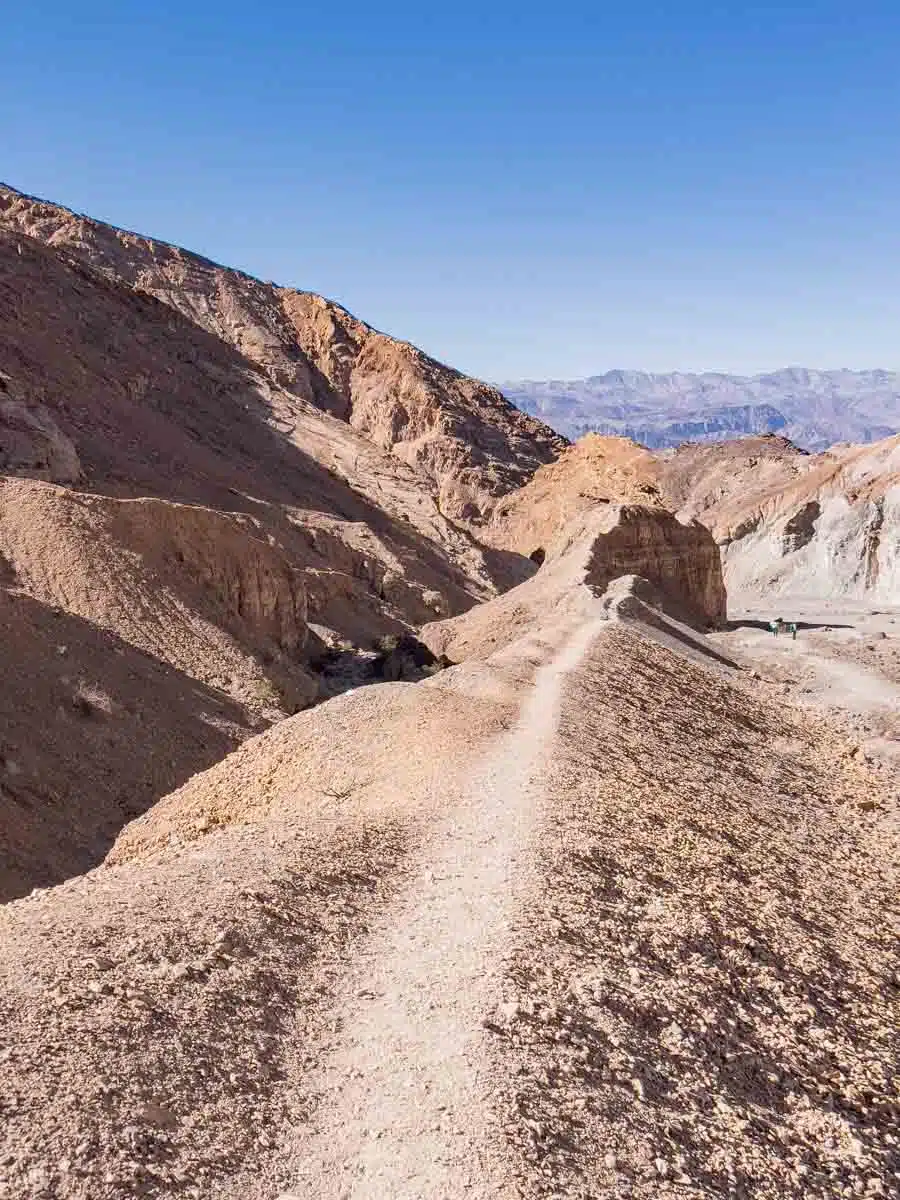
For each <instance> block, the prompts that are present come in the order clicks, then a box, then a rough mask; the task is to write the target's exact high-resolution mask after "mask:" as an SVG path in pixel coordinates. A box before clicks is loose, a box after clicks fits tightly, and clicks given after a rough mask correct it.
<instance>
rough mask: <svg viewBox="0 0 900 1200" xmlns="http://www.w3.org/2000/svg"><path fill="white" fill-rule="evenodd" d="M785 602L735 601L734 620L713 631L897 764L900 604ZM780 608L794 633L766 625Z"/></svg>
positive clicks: (876, 754) (728, 647) (864, 747)
mask: <svg viewBox="0 0 900 1200" xmlns="http://www.w3.org/2000/svg"><path fill="white" fill-rule="evenodd" d="M786 604H787V607H785V603H784V602H783V603H782V605H781V607H780V608H778V609H777V610H776V609H774V608H771V609H763V608H758V607H754V608H746V609H738V610H737V611H736V613H735V620H734V621H733V622H732V628H731V629H730V630H729V632H727V633H719V634H716V635H714V637H713V641H714V642H715V643H716V644H718V645H719V646H720V647H721V648H722V649H723V650H725V651H726V652H727V653H729V654H732V655H736V656H737V657H738V658H740V659H741V660H743V661H744V662H747V663H751V664H753V665H755V666H756V667H757V668H758V669H759V670H760V672H761V674H762V675H763V677H764V679H767V680H768V681H770V683H773V684H775V685H776V686H777V687H778V688H779V689H781V690H782V691H783V692H784V693H785V694H787V695H790V696H792V697H793V698H794V699H795V700H797V701H798V702H799V703H801V704H803V705H805V706H809V707H813V708H819V709H824V710H825V711H826V712H828V713H829V714H830V716H832V717H833V718H837V719H839V720H840V721H841V723H842V724H843V725H844V726H845V727H846V728H847V729H848V731H850V733H851V735H852V736H853V737H855V738H857V739H858V741H859V748H860V752H861V753H863V754H866V755H870V756H871V757H872V758H873V760H874V761H875V762H882V763H884V764H886V765H888V766H894V768H896V766H897V765H900V609H898V608H882V609H878V610H875V609H864V608H859V607H852V606H841V605H836V604H828V603H822V602H820V603H819V604H812V603H805V604H804V603H803V602H799V603H798V602H793V604H792V602H791V601H787V602H786ZM778 616H782V617H784V618H785V619H787V620H795V621H796V622H797V624H798V627H799V628H798V632H797V637H796V639H794V638H792V637H790V636H789V635H785V634H782V635H781V636H779V637H773V636H772V634H771V633H770V632H769V631H768V629H767V628H766V626H767V625H768V622H769V621H770V620H772V619H773V618H775V617H778Z"/></svg>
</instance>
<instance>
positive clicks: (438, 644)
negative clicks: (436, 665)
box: [421, 504, 726, 662]
mask: <svg viewBox="0 0 900 1200" xmlns="http://www.w3.org/2000/svg"><path fill="white" fill-rule="evenodd" d="M523 525H524V528H525V529H526V536H528V535H529V534H530V532H531V528H530V526H529V524H528V523H527V522H525V520H524V518H523ZM543 532H544V533H548V532H552V538H551V539H549V546H548V547H547V550H546V557H545V558H544V560H543V564H542V565H541V566H540V568H539V569H538V570H537V572H536V574H534V575H533V576H532V578H531V579H528V580H526V581H525V582H524V583H522V584H520V585H519V586H518V587H515V588H512V589H511V590H510V591H508V592H505V593H504V594H503V595H502V596H499V597H497V598H496V599H494V600H491V601H489V602H486V603H484V604H480V605H478V606H477V607H475V608H473V609H471V610H469V612H467V613H464V614H462V615H461V616H458V617H454V618H451V619H449V620H445V621H436V622H432V623H430V624H428V625H426V626H424V627H423V629H422V632H421V637H422V640H423V641H424V642H425V643H426V645H428V646H429V647H430V649H431V650H432V651H433V652H434V653H435V654H443V655H446V656H447V657H448V658H449V659H451V660H452V661H453V662H461V661H463V660H464V659H468V658H472V657H475V658H484V657H486V656H487V655H488V654H490V653H492V652H493V651H495V650H497V649H498V648H500V647H502V646H506V645H509V644H510V643H511V642H512V641H514V640H515V639H516V638H518V637H521V636H523V634H525V633H526V632H527V631H528V630H529V629H532V628H533V627H534V626H535V625H536V624H539V623H540V622H541V621H542V620H544V619H546V617H547V614H549V613H551V612H553V613H557V614H558V615H559V616H562V615H563V614H576V613H582V614H584V615H585V616H586V615H587V614H588V613H589V612H590V611H591V608H592V607H593V604H594V602H595V599H596V597H597V596H600V595H602V594H603V593H604V592H605V590H606V588H607V587H608V585H609V583H610V582H611V581H612V580H613V579H616V578H618V577H619V576H622V575H637V576H640V577H642V578H644V579H647V580H648V581H650V582H651V583H652V584H653V585H654V586H655V588H656V589H657V590H658V593H659V595H660V597H661V598H663V600H664V603H665V604H666V606H667V607H668V608H669V609H670V610H671V611H672V612H673V614H675V615H677V616H678V617H679V618H680V619H686V620H687V621H689V622H691V623H693V624H697V625H699V626H701V627H706V626H708V625H717V624H719V623H720V622H721V621H723V620H724V618H725V602H726V598H725V587H724V584H723V582H722V569H721V562H720V559H719V551H718V547H717V546H716V544H715V542H714V540H713V538H712V535H711V534H710V532H709V530H708V529H707V528H706V527H705V526H704V525H701V524H700V523H699V522H696V521H695V522H691V523H690V524H685V523H682V522H681V521H679V520H678V519H677V518H676V517H675V516H674V514H673V513H671V512H669V511H668V510H667V509H665V508H663V507H662V505H661V504H660V505H658V506H657V507H654V508H642V507H639V506H637V505H619V504H598V505H596V506H595V507H594V508H591V507H587V506H586V507H584V508H583V510H582V512H581V513H580V515H578V516H575V517H573V518H572V519H571V520H570V522H569V523H568V524H567V525H565V526H563V528H562V529H556V530H553V529H552V527H551V526H550V525H547V526H545V527H544V528H543Z"/></svg>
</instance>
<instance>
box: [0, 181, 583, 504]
mask: <svg viewBox="0 0 900 1200" xmlns="http://www.w3.org/2000/svg"><path fill="white" fill-rule="evenodd" d="M0 225H2V226H4V227H5V228H7V229H11V230H18V231H20V232H22V233H25V234H27V235H28V236H29V237H31V238H34V239H36V240H38V241H41V242H43V243H45V244H46V245H49V246H52V247H54V248H56V249H61V250H65V251H67V252H68V253H69V254H71V255H72V256H74V257H76V258H77V259H78V260H79V261H81V262H83V263H86V264H87V265H88V266H90V267H91V268H92V269H94V270H96V271H99V272H101V273H102V274H104V275H105V276H106V277H108V278H111V279H114V280H116V281H117V282H120V283H122V284H125V285H127V286H128V287H129V288H133V289H134V290H135V291H136V292H138V293H142V294H147V295H152V296H155V297H156V298H157V299H159V300H161V301H162V302H163V303H164V304H166V305H168V306H169V307H171V308H173V309H175V310H176V311H177V312H179V313H181V314H182V315H183V316H184V317H186V318H187V319H188V320H189V321H190V322H191V323H192V324H194V325H196V326H198V327H199V328H200V329H203V330H205V331H206V332H208V333H210V334H212V335H213V336H214V337H216V338H217V339H219V340H221V341H222V342H224V343H226V344H228V345H230V346H233V347H234V348H235V349H236V350H237V351H238V352H239V353H240V354H241V356H242V357H243V358H244V359H246V360H247V361H248V362H250V363H252V364H254V366H256V367H257V368H258V369H259V370H261V371H262V372H263V373H264V375H265V377H266V379H267V380H268V381H270V383H271V384H272V385H273V390H272V391H271V392H269V393H268V395H266V396H265V397H264V401H265V403H267V404H268V405H269V407H270V409H271V415H272V417H273V418H274V419H275V420H277V421H278V422H280V424H281V426H282V427H283V432H284V435H285V436H286V437H288V438H291V436H292V433H293V432H294V431H293V430H292V428H291V427H292V425H293V424H294V421H295V414H296V401H297V400H300V401H305V402H306V403H307V404H311V405H314V406H315V407H317V408H319V409H321V410H323V411H324V412H327V413H330V414H331V415H332V416H334V417H336V418H338V419H339V420H341V421H345V422H347V423H349V425H350V426H351V427H352V428H353V429H355V430H358V431H359V432H360V434H362V435H363V437H365V438H366V439H368V440H369V441H371V442H373V443H374V444H375V445H377V446H379V447H381V448H383V449H384V450H386V451H388V452H390V453H392V454H393V455H394V456H395V457H396V458H398V459H400V460H401V461H403V462H406V463H408V464H410V465H411V466H414V467H416V468H418V469H419V471H420V473H421V476H422V477H424V478H425V479H426V480H427V481H428V483H429V490H430V491H431V493H432V494H433V495H434V496H435V497H436V499H437V501H438V504H439V506H440V510H441V512H442V513H444V514H445V515H446V516H447V517H450V518H451V519H454V520H469V521H475V522H479V521H480V520H482V519H484V518H485V516H486V515H488V514H489V512H490V510H491V508H492V506H493V503H494V501H495V499H496V498H497V497H498V496H501V495H504V494H505V493H506V492H508V491H510V490H511V489H512V488H514V487H516V486H518V485H519V484H521V483H524V482H525V480H526V479H527V478H528V477H529V475H530V474H531V473H532V472H533V471H534V470H535V469H536V468H537V467H539V466H540V465H541V464H542V463H546V462H549V461H550V460H551V459H552V458H553V457H554V455H555V454H556V453H557V452H558V451H559V450H560V449H561V448H562V446H563V445H564V444H565V439H563V438H561V437H560V436H559V435H557V434H555V433H553V432H552V430H550V429H549V428H548V427H547V426H546V425H543V424H542V423H541V422H540V421H536V420H535V419H534V418H532V417H528V416H526V415H525V414H524V413H522V412H520V411H519V410H518V409H516V408H514V407H513V405H511V404H510V403H509V402H508V401H507V400H505V399H504V398H503V396H502V395H501V394H500V393H499V392H498V391H497V390H496V389H495V388H491V387H488V386H487V385H486V384H483V383H480V382H478V381H477V380H474V379H469V378H467V377H465V376H463V375H461V374H460V373H459V372H458V371H454V370H453V369H452V368H450V367H447V366H444V365H443V364H442V363H438V362H436V361H435V360H434V359H432V358H429V357H428V356H427V355H425V354H423V353H422V352H421V351H420V350H418V349H416V347H414V346H412V345H410V344H409V343H407V342H401V341H397V340H396V339H394V338H391V337H387V336H386V335H384V334H381V333H379V332H377V331H376V330H374V329H372V328H371V327H370V326H368V325H366V324H365V323H364V322H363V321H360V320H358V319H357V318H355V317H353V316H351V314H350V313H348V312H347V311H346V310H345V309H343V308H342V307H341V306H340V305H338V304H335V303H334V302H332V301H329V300H326V299H324V298H323V297H321V296H316V295H314V294H312V293H309V292H299V291H295V290H293V289H291V288H283V287H278V286H276V285H275V284H273V283H263V282H262V281H260V280H258V279H253V278H252V277H251V276H248V275H245V274H243V273H241V272H239V271H234V270H230V269H228V268H226V267H221V266H218V265H217V264H215V263H212V262H209V261H208V260H207V259H203V258H201V257H199V256H198V255H194V254H191V253H190V252H189V251H186V250H182V249H181V248H179V247H177V246H170V245H167V244H166V243H164V242H159V241H155V240H153V239H150V238H146V237H141V236H139V235H138V234H133V233H128V232H125V231H123V230H119V229H115V228H113V227H112V226H110V225H104V224H103V223H101V222H98V221H93V220H91V219H90V218H89V217H85V216H81V215H79V214H77V213H73V212H70V211H69V210H68V209H65V208H61V207H60V206H58V205H55V204H48V203H46V202H45V201H41V200H37V199H35V198H33V197H31V196H25V195H23V194H22V193H20V192H16V191H15V190H13V189H12V188H9V187H4V186H0ZM296 441H297V442H298V444H300V445H301V446H302V447H303V448H304V449H307V447H306V445H305V443H304V438H303V436H302V431H301V432H300V433H299V436H298V437H297V438H296ZM354 482H355V481H354Z"/></svg>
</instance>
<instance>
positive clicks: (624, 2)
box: [0, 0, 900, 380]
mask: <svg viewBox="0 0 900 1200" xmlns="http://www.w3.org/2000/svg"><path fill="white" fill-rule="evenodd" d="M0 46H2V51H3V54H2V71H0V179H3V180H5V181H6V182H8V183H10V184H12V185H13V186H15V187H18V188H20V189H22V190H24V191H28V192H33V193H36V194H38V195H42V196H45V197H47V198H50V199H54V200H58V201H59V202H61V203H64V204H66V205H68V206H69V207H72V208H75V209H78V210H81V211H85V212H89V213H90V214H91V215H93V216H97V217H100V218H102V219H105V220H109V221H112V222H114V223H115V224H118V225H123V226H126V227H128V228H133V229H137V230H139V231H141V232H143V233H149V234H153V235H154V236H156V237H159V238H164V239H167V240H170V241H174V242H178V243H180V244H183V245H186V246H188V247H190V248H191V249H194V250H198V251H200V252H202V253H205V254H207V255H209V256H210V257H212V258H215V259H217V260H219V261H222V262H225V263H227V264H229V265H232V266H239V267H242V268H244V269H246V270H248V271H250V272H252V273H253V274H256V275H260V276H262V277H263V278H265V279H275V280H277V281H278V282H279V283H284V284H292V285H295V286H297V287H301V288H306V289H310V290H314V291H319V292H322V293H324V294H325V295H328V296H331V297H334V298H335V299H337V300H340V301H341V302H342V303H344V304H346V305H347V307H348V308H350V309H351V310H352V311H354V312H355V313H357V314H358V315H359V316H361V317H364V318H365V319H366V320H368V321H370V322H371V323H373V324H374V325H377V326H378V327H379V328H382V329H386V330H387V331H388V332H390V333H394V334H397V335H399V336H402V337H406V338H409V339H410V340H411V341H414V342H416V343H418V344H419V345H421V346H423V347H424V348H425V349H427V350H428V351H429V352H431V353H432V354H435V355H436V356H438V357H439V358H442V359H444V360H445V361H448V362H451V363H453V364H454V365H455V366H458V367H460V368H461V369H463V370H466V371H469V372H472V373H475V374H478V375H481V376H484V377H487V378H490V379H495V380H502V379H508V378H518V377H531V378H544V377H569V378H571V377H577V376H581V375H587V374H593V373H597V372H599V371H602V370H606V369H608V368H610V367H638V368H646V369H650V370H671V369H676V368H678V369H700V368H714V369H722V370H737V371H750V370H756V369H768V368H773V367H776V366H782V365H786V364H792V363H799V364H803V365H805V366H851V367H862V366H883V367H893V368H897V367H900V3H898V0H890V2H884V3H870V2H867V0H854V2H851V0H841V2H840V3H831V2H827V3H826V2H822V3H806V4H799V3H792V2H791V0H782V2H781V3H768V2H760V3H742V2H740V0H721V2H720V3H690V2H688V0H669V2H668V3H656V4H653V3H646V2H644V0H617V2H616V3H603V2H602V0H596V2H595V3H593V4H581V3H567V2H565V0H558V2H557V3H543V4H540V5H538V4H532V3H529V2H528V0H522V2H520V3H517V4H511V3H508V0H481V2H480V3H478V4H475V3H469V2H468V0H458V2H457V3H440V0H437V2H435V0H432V2H431V3H429V2H428V0H419V2H418V3H405V2H401V3H392V2H391V0H381V2H378V3H376V2H374V0H367V2H366V3H364V4H360V3H356V2H355V0H342V2H341V3H335V4H328V3H324V2H323V0H317V2H316V3H314V4H309V5H307V4H304V3H299V2H288V0H256V2H255V3H248V0H240V3H235V2H233V0H217V2H216V3H210V2H207V0H181V2H180V3H173V2H172V0H142V2H140V3H138V2H136V0H82V2H81V3H78V4H73V3H72V0H65V2H62V0H41V3H34V4H18V5H10V6H7V7H6V8H5V10H4V13H3V20H2V24H0Z"/></svg>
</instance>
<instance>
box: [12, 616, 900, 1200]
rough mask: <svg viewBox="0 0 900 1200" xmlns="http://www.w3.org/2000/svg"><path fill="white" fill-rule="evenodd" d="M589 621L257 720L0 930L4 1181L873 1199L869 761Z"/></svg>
mask: <svg viewBox="0 0 900 1200" xmlns="http://www.w3.org/2000/svg"><path fill="white" fill-rule="evenodd" d="M601 615H602V613H601V610H600V609H598V611H597V613H595V615H594V616H593V617H588V618H587V619H586V621H585V620H581V619H580V618H578V619H575V617H574V616H573V617H572V618H571V619H570V620H568V621H567V622H566V623H564V624H563V625H559V626H552V625H551V626H548V627H545V629H544V631H543V632H542V633H537V632H536V633H535V634H533V635H532V636H531V637H530V638H526V639H523V640H521V641H520V642H519V643H517V644H516V645H515V646H511V647H509V648H508V649H507V650H506V651H504V652H502V653H501V654H499V655H496V656H495V657H494V659H492V660H491V661H489V662H478V661H473V662H472V663H466V664H464V665H463V666H461V667H456V668H452V669H450V670H448V671H444V672H442V673H441V674H439V675H437V676H435V677H434V678H432V679H430V680H428V681H426V682H423V683H418V684H387V685H382V686H380V687H369V688H365V689H361V690H358V691H355V692H352V693H350V694H348V695H345V696H341V697H338V698H337V699H335V700H332V701H330V702H329V703H328V704H326V705H324V706H322V707H320V708H318V709H314V710H312V711H310V712H307V713H301V714H299V715H298V716H296V717H294V718H291V719H290V720H288V721H284V722H281V723H280V724H279V725H277V726H275V727H274V728H273V729H272V730H270V731H269V732H267V733H265V734H263V735H262V736H261V737H260V738H256V739H252V740H251V741H250V742H247V743H245V745H244V746H243V747H242V748H241V749H240V750H238V751H237V752H236V754H235V755H233V756H231V757H230V758H228V759H226V760H225V761H224V762H223V763H222V764H220V765H219V766H217V767H214V768H213V769H212V770H210V771H207V772H206V773H205V774H202V775H199V776H197V777H196V779H195V780H193V781H191V782H190V783H188V784H187V785H185V787H183V788H182V789H181V790H180V791H179V792H176V793H174V794H173V795H172V797H170V798H169V800H167V801H165V802H164V803H163V804H161V805H158V806H157V807H156V808H155V809H154V810H152V811H151V812H150V813H148V814H147V815H146V816H145V817H143V818H142V819H141V820H140V821H138V822H136V823H134V824H133V825H132V826H131V827H130V828H129V830H128V831H126V834H125V836H124V837H123V838H121V839H120V844H119V845H118V846H117V848H116V850H115V852H114V855H113V861H114V863H115V864H117V865H112V866H107V867H103V868H101V869H99V870H97V871H95V872H93V873H91V874H90V875H88V876H86V877H84V878H82V879H76V880H72V881H71V882H69V883H67V884H65V885H64V886H63V887H60V888H56V889H53V890H51V891H49V892H45V893H40V894H38V895H36V896H34V897H32V898H30V899H28V900H23V901H19V902H16V903H14V904H11V905H7V906H6V908H5V910H4V911H3V914H2V917H0V931H2V932H0V955H2V957H0V963H2V968H0V969H2V976H0V978H2V990H0V995H2V1001H3V1009H4V1012H5V1014H6V1016H5V1025H4V1033H5V1042H4V1055H5V1058H4V1065H5V1066H6V1068H7V1076H8V1078H9V1079H10V1080H11V1081H13V1082H12V1086H10V1087H9V1088H8V1089H7V1090H6V1091H5V1092H4V1094H3V1098H2V1102H3V1105H4V1112H3V1116H4V1122H3V1125H2V1131H3V1132H2V1135H0V1136H2V1139H3V1140H2V1143H0V1147H2V1148H0V1164H2V1170H3V1172H4V1175H3V1178H4V1184H3V1186H4V1188H5V1192H0V1194H4V1195H6V1196H9V1197H11V1198H12V1197H15V1198H16V1200H19V1198H20V1197H24V1196H26V1195H27V1196H33V1197H47V1198H50V1197H53V1198H57V1197H59V1198H62V1197H67V1198H68V1197H73V1198H74V1197H77V1198H84V1200H86V1198H87V1197H90V1198H91V1200H113V1198H115V1200H119V1198H124V1197H130V1196H138V1195H145V1196H160V1197H162V1196H176V1195H186V1196H196V1197H206V1196H210V1197H211V1196H217V1197H219V1196H233V1197H235V1198H237V1197H238V1196H240V1197H242V1198H247V1197H250V1198H256V1197H259V1198H260V1200H261V1198H263V1197H265V1198H266V1200H273V1198H274V1197H275V1196H277V1195H279V1194H290V1195H293V1196H303V1197H312V1196H316V1197H321V1198H322V1200H331V1198H332V1197H333V1198H334V1200H337V1197H339V1196H348V1197H349V1196H352V1197H364V1196H365V1197H372V1196H387V1195H391V1196H396V1197H407V1198H408V1200H412V1198H413V1197H420V1198H422V1197H434V1198H436V1197H438V1196H440V1197H450V1196H460V1197H463V1196H465V1197H478V1198H484V1200H486V1198H487V1197H489V1196H490V1197H494V1196H504V1195H509V1196H528V1197H531V1196H534V1197H538V1196H541V1197H544V1196H557V1197H561V1196H571V1197H585V1198H586V1197H599V1196H618V1195H621V1196H623V1197H625V1196H632V1195H640V1196H647V1197H650V1196H653V1197H655V1196H664V1195H671V1196H673V1197H675V1196H697V1197H703V1196H707V1195H710V1194H714V1195H726V1196H735V1197H751V1196H752V1197H757V1196H759V1197H772V1198H773V1200H774V1198H775V1197H783V1196H791V1197H797V1198H798V1200H799V1198H800V1197H808V1196H815V1197H822V1198H823V1200H824V1198H826V1197H829V1198H830V1197H833V1196H835V1195H844V1194H846V1195H851V1196H852V1195H860V1196H865V1195H879V1194H881V1195H888V1194H890V1192H891V1189H892V1187H893V1180H894V1178H895V1176H896V1172H897V1170H898V1168H900V1145H898V1141H897V1112H896V1107H895V1097H894V1094H893V1090H892V1084H891V1079H892V1077H893V1073H894V1072H896V1069H897V1065H898V1064H897V1042H896V1037H895V1031H896V1024H897V1017H898V1002H900V995H898V988H897V981H898V975H897V971H898V967H900V963H898V960H897V955H896V942H895V940H894V939H893V936H892V932H891V928H890V919H891V914H892V913H895V911H896V908H895V906H896V899H897V890H896V882H897V881H896V851H897V845H896V842H897V831H896V826H895V825H892V824H891V822H890V820H889V818H890V815H891V811H892V810H891V804H892V800H891V796H890V794H889V789H888V787H887V786H886V780H885V777H884V774H883V773H880V772H878V771H877V770H875V769H873V767H872V765H870V764H868V763H866V762H865V761H864V760H863V759H862V758H861V757H860V756H859V755H854V754H853V753H852V746H851V745H850V744H849V743H848V741H847V740H846V737H845V735H844V733H843V731H842V730H841V729H840V728H839V727H838V726H837V725H835V724H834V723H833V722H832V721H831V720H830V719H829V718H828V717H827V716H825V715H824V714H822V713H820V712H817V711H813V710H805V709H801V708H798V707H796V706H795V705H794V704H793V703H792V702H791V700H790V698H789V697H787V696H783V695H781V694H780V693H778V692H776V691H775V690H773V689H772V688H771V686H769V685H768V684H766V683H765V681H764V680H756V679H754V678H753V677H752V672H751V671H750V670H743V671H735V670H734V669H731V668H728V667H727V666H725V665H723V664H722V663H721V662H720V661H718V660H713V659H709V660H707V661H708V665H707V664H706V663H701V662H699V661H697V657H696V656H689V655H686V654H681V653H679V652H678V651H676V650H675V649H672V648H671V647H670V646H668V645H664V644H663V643H662V640H661V639H660V638H659V637H658V636H657V635H656V633H655V631H654V630H653V629H652V628H651V627H649V626H644V627H642V626H640V625H638V624H635V623H634V622H633V621H625V622H622V621H619V622H617V621H603V620H600V617H601ZM598 621H599V623H598Z"/></svg>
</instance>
